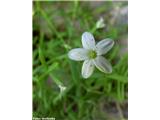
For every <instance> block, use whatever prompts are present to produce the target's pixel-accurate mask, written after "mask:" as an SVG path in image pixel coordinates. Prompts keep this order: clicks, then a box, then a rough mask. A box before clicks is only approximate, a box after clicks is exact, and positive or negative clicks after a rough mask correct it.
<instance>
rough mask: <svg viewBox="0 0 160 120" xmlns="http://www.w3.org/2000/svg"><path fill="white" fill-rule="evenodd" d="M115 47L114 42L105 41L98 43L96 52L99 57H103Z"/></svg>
mask: <svg viewBox="0 0 160 120" xmlns="http://www.w3.org/2000/svg"><path fill="white" fill-rule="evenodd" d="M113 45H114V41H113V40H112V39H109V38H108V39H104V40H101V41H100V42H98V43H97V45H96V51H97V54H98V55H103V54H105V53H107V52H108V51H109V50H110V49H111V48H112V47H113Z"/></svg>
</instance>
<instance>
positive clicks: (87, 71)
mask: <svg viewBox="0 0 160 120" xmlns="http://www.w3.org/2000/svg"><path fill="white" fill-rule="evenodd" d="M93 71H94V63H93V61H92V60H85V61H84V62H83V66H82V76H83V78H88V77H90V76H91V75H92V73H93Z"/></svg>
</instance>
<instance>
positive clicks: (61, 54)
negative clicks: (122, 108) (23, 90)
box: [33, 1, 128, 120]
mask: <svg viewBox="0 0 160 120" xmlns="http://www.w3.org/2000/svg"><path fill="white" fill-rule="evenodd" d="M93 3H94V2H93ZM33 4H34V5H33V10H34V14H33V117H55V118H56V120H106V119H109V118H108V116H107V114H105V110H104V108H103V107H104V104H106V103H109V102H110V101H115V103H116V104H123V102H124V101H126V100H127V99H128V98H127V97H128V96H127V92H128V53H127V52H125V53H124V54H120V51H121V49H122V47H123V46H122V45H121V44H119V40H120V39H121V38H122V37H123V36H127V27H126V25H124V26H114V25H113V24H110V23H109V20H110V14H109V12H110V11H111V10H112V9H113V8H114V7H115V4H116V3H114V4H113V2H104V4H102V5H101V6H100V7H97V8H95V9H93V8H92V7H89V2H78V1H75V2H56V1H55V2H51V1H50V2H38V1H36V2H33ZM100 15H103V16H104V19H105V22H106V23H108V24H107V29H105V28H104V29H100V30H96V28H95V24H96V21H97V20H98V19H99V16H100ZM85 31H90V32H92V33H93V34H94V36H95V38H96V40H97V42H98V40H101V39H103V38H106V37H110V38H112V39H114V40H115V42H116V44H115V46H114V47H113V49H112V50H111V51H110V52H109V53H108V54H107V55H106V56H105V57H106V58H107V59H108V60H109V61H110V62H111V64H112V65H113V72H112V73H111V74H104V73H101V72H99V71H98V70H95V72H94V74H93V75H92V76H91V77H90V78H89V79H87V80H86V79H83V78H82V76H81V66H82V62H75V61H72V60H70V59H69V58H68V56H67V53H68V51H69V50H70V49H71V48H75V47H81V35H82V33H83V32H85ZM122 31H123V32H122ZM58 85H63V86H66V90H65V91H64V93H60V90H59V87H58ZM109 120H110V119H109Z"/></svg>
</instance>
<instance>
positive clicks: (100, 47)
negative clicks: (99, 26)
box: [68, 32, 114, 78]
mask: <svg viewBox="0 0 160 120" xmlns="http://www.w3.org/2000/svg"><path fill="white" fill-rule="evenodd" d="M82 45H83V48H75V49H72V50H70V51H69V53H68V56H69V58H70V59H72V60H75V61H83V60H84V63H83V66H82V72H81V74H82V76H83V78H88V77H90V76H91V75H92V73H93V71H94V68H95V66H96V67H97V68H98V69H99V70H100V71H102V72H104V73H111V72H112V66H111V64H110V63H109V62H108V61H107V60H106V59H105V58H104V57H103V56H101V55H103V54H106V53H107V52H108V51H109V50H110V49H111V48H112V47H113V45H114V41H113V40H111V39H109V38H107V39H104V40H102V41H100V42H98V43H97V44H96V43H95V39H94V37H93V35H92V34H91V33H89V32H84V33H83V35H82Z"/></svg>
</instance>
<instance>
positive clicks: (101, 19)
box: [96, 17, 106, 29]
mask: <svg viewBox="0 0 160 120" xmlns="http://www.w3.org/2000/svg"><path fill="white" fill-rule="evenodd" d="M105 26H106V25H105V23H104V19H103V18H102V17H101V18H100V19H99V20H98V21H97V23H96V28H97V29H99V28H104V27H105Z"/></svg>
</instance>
